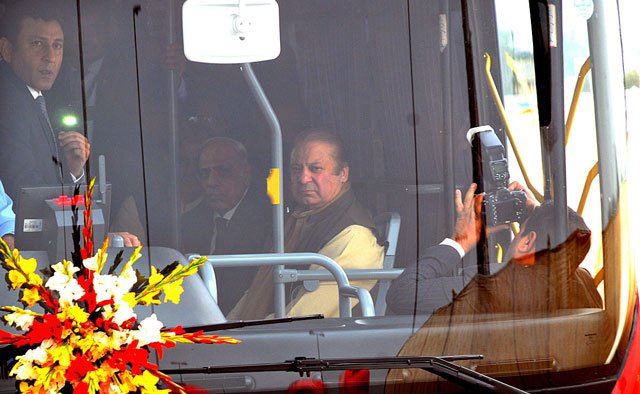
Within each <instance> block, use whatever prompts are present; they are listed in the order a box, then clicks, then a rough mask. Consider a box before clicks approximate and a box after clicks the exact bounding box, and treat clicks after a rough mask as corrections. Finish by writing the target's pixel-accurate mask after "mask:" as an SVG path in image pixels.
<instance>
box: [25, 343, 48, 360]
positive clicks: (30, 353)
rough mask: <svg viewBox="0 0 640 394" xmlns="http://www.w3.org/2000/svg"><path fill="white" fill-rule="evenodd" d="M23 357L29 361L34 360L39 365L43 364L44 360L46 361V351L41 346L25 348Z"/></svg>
mask: <svg viewBox="0 0 640 394" xmlns="http://www.w3.org/2000/svg"><path fill="white" fill-rule="evenodd" d="M23 358H24V359H25V360H29V361H30V362H36V363H38V364H40V365H43V364H44V363H45V362H47V351H46V350H44V349H43V348H42V347H41V346H38V347H37V348H34V349H29V350H27V352H26V353H25V354H24V356H23Z"/></svg>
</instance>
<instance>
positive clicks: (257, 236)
mask: <svg viewBox="0 0 640 394" xmlns="http://www.w3.org/2000/svg"><path fill="white" fill-rule="evenodd" d="M271 228H272V218H271V209H270V205H269V202H268V200H267V198H266V196H264V195H262V196H261V195H259V194H257V193H255V192H254V191H253V190H251V189H249V190H248V191H247V194H246V195H245V198H244V199H243V200H242V202H241V203H240V205H238V208H237V209H236V211H235V213H234V214H233V217H232V218H231V220H230V221H229V223H227V228H226V231H225V232H224V233H221V234H218V235H217V237H216V250H215V254H245V253H264V252H267V251H269V250H271V244H272V242H271V235H272V230H271ZM213 229H214V212H213V210H212V209H211V208H209V206H208V205H207V203H206V201H203V202H201V203H200V204H198V205H197V206H196V207H194V208H193V209H192V210H190V211H188V212H186V213H185V214H183V215H182V251H183V252H184V253H198V254H202V255H207V254H209V251H210V247H211V237H212V236H213ZM256 270H257V268H256V267H246V268H217V269H216V282H217V285H218V305H219V306H220V309H221V310H222V312H223V313H225V314H227V313H228V312H229V311H230V310H231V309H232V308H233V307H234V306H235V304H236V303H237V302H238V300H239V299H240V297H242V295H243V294H244V292H245V291H246V290H247V289H248V288H249V285H250V284H251V281H252V280H253V276H254V275H255V272H256Z"/></svg>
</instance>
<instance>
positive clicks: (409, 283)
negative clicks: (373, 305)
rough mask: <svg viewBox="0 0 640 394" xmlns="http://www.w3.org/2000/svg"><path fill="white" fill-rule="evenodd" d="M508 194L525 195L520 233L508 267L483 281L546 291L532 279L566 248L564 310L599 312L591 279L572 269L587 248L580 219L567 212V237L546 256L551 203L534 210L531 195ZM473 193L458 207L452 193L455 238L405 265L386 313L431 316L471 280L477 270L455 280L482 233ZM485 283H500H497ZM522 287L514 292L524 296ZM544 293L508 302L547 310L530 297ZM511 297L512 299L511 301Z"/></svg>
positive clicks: (486, 288) (599, 303)
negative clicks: (516, 283)
mask: <svg viewBox="0 0 640 394" xmlns="http://www.w3.org/2000/svg"><path fill="white" fill-rule="evenodd" d="M508 189H509V190H510V191H517V190H521V191H523V192H524V193H525V195H526V196H527V202H526V206H527V211H528V212H529V215H528V217H527V219H526V220H525V221H524V223H523V224H522V226H521V231H520V232H519V233H518V234H517V235H516V236H515V237H514V238H513V240H512V241H511V244H510V245H509V248H508V250H507V252H506V255H505V260H506V261H508V263H507V264H502V266H503V267H502V270H501V271H500V272H498V273H497V274H494V275H492V276H490V277H485V278H497V279H499V278H505V277H511V276H513V275H515V274H517V275H516V276H518V277H519V278H521V279H522V281H523V283H524V282H535V283H538V282H539V283H540V286H542V287H545V286H546V287H549V283H546V282H545V283H543V281H540V280H538V279H540V278H538V277H537V276H538V274H540V275H539V276H540V277H541V278H542V277H543V275H542V274H544V273H545V272H548V265H549V264H548V263H549V262H550V263H551V264H563V262H558V261H550V259H549V256H550V255H553V253H551V252H553V251H556V250H557V249H560V248H566V249H568V250H571V251H572V253H569V254H568V256H569V258H568V260H567V261H564V263H566V264H570V265H571V267H572V268H573V269H574V275H573V276H572V277H571V278H570V280H571V281H572V282H573V283H571V284H568V283H567V284H565V285H567V286H569V285H571V286H570V288H572V289H574V292H572V294H570V298H571V299H570V300H568V303H567V305H569V306H571V307H602V300H601V299H600V296H599V295H598V293H597V291H596V288H595V286H594V284H593V280H592V279H591V275H590V274H589V272H588V271H587V270H585V269H584V268H580V267H578V265H579V264H580V262H581V261H582V259H583V258H584V256H585V255H586V254H587V252H588V250H589V246H590V231H589V229H588V228H587V226H586V224H585V223H584V221H583V220H582V218H581V217H580V216H579V215H578V214H577V213H575V212H574V211H573V210H571V209H568V217H569V234H571V235H570V236H569V237H568V238H567V240H566V241H565V242H564V243H563V244H561V245H559V246H557V247H555V248H554V249H553V251H550V250H548V247H547V242H548V239H549V237H550V236H551V234H550V233H551V232H552V231H554V226H553V221H554V209H553V202H551V201H550V202H545V203H544V204H542V205H538V203H537V201H535V199H533V196H532V194H531V192H530V191H528V190H526V189H525V188H523V187H522V186H521V185H520V184H519V183H518V182H513V183H511V184H510V185H509V187H508ZM475 190H476V185H475V184H472V185H471V186H470V187H469V190H468V191H467V193H466V195H465V198H464V202H463V201H462V195H461V192H460V191H459V190H457V191H456V197H455V205H456V213H457V221H456V226H455V231H454V232H455V234H454V235H453V236H452V238H451V239H445V240H444V241H443V242H442V243H440V244H439V245H436V246H432V247H430V248H429V249H427V251H426V253H425V254H424V255H423V256H422V257H421V258H420V259H419V260H418V262H417V263H416V264H411V265H409V266H408V267H407V268H406V269H405V270H404V272H403V273H402V274H401V275H400V276H399V277H398V278H397V279H395V280H394V281H393V282H392V284H391V287H390V288H389V291H388V293H387V298H386V300H387V306H388V308H389V309H390V310H391V311H393V312H394V313H396V314H412V313H432V312H434V311H435V310H436V309H438V308H440V307H442V306H444V305H446V304H448V303H449V302H451V301H452V300H453V299H454V297H455V295H454V293H455V294H459V293H460V292H461V291H462V289H463V288H464V287H465V286H466V285H467V284H468V283H470V282H472V279H473V278H474V277H476V274H477V271H474V270H473V269H466V270H462V272H461V273H462V274H461V275H459V274H457V273H458V270H460V269H461V264H460V263H461V260H462V258H463V257H464V256H465V254H466V253H467V252H469V250H471V249H472V248H473V247H474V246H475V245H476V243H477V242H478V239H479V235H480V231H481V228H482V223H481V218H482V216H481V210H482V202H483V197H484V195H483V194H479V195H474V193H475ZM503 226H504V225H503ZM495 230H496V227H493V228H488V231H489V232H492V231H495ZM574 241H575V242H574ZM489 282H490V283H491V284H496V283H497V284H501V283H502V282H503V281H501V280H495V281H489ZM489 282H487V283H489ZM507 283H512V284H513V281H512V280H508V281H507ZM532 286H533V285H532ZM481 287H482V289H481V290H482V291H483V292H486V293H487V294H489V295H495V294H502V293H503V291H502V290H501V289H499V288H495V286H493V285H491V286H481ZM498 287H500V286H498ZM525 287H526V286H522V287H520V288H521V289H522V290H523V291H524V288H525ZM533 287H535V286H533ZM550 290H551V289H549V288H547V289H546V290H545V291H539V292H537V291H535V292H533V293H528V292H526V291H525V293H527V294H524V295H525V298H523V300H521V301H522V302H521V303H520V302H516V301H517V300H514V299H512V300H511V301H513V302H516V303H518V304H522V305H525V306H524V307H523V308H524V309H531V308H532V309H536V308H534V307H533V306H534V305H538V304H539V303H541V304H544V305H548V306H549V305H550V304H549V302H548V301H549V300H546V298H545V299H538V298H537V297H536V296H537V295H540V296H541V297H542V296H544V295H546V294H549V291H550ZM514 297H516V298H517V296H514ZM503 298H504V297H503ZM511 298H513V297H511ZM543 298H544V297H543ZM538 301H540V302H538ZM529 306H531V308H529Z"/></svg>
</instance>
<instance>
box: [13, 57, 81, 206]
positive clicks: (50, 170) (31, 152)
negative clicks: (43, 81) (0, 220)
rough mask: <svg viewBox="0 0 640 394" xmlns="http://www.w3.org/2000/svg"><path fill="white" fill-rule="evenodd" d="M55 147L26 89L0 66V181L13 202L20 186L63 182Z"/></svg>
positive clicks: (43, 120) (47, 127) (17, 79)
mask: <svg viewBox="0 0 640 394" xmlns="http://www.w3.org/2000/svg"><path fill="white" fill-rule="evenodd" d="M56 146H57V137H56V136H55V135H54V134H52V130H51V129H50V128H49V125H48V123H47V120H46V118H45V117H44V115H43V114H42V112H41V111H40V107H39V106H38V104H37V103H36V101H35V100H34V99H33V96H32V95H31V93H30V92H29V89H28V88H27V85H26V84H25V83H24V82H22V81H21V80H20V79H19V78H18V77H17V76H16V75H15V74H14V72H13V70H12V69H11V68H10V67H9V65H8V64H6V63H0V178H1V179H2V181H3V182H4V185H5V189H6V191H7V193H8V194H9V195H10V196H11V197H12V198H14V200H17V199H18V192H19V191H20V188H21V187H22V186H34V185H35V186H39V185H56V184H60V183H61V182H62V181H63V178H62V173H64V172H66V171H65V169H62V172H61V169H60V167H59V166H58V165H57V164H56V163H55V161H54V157H55V156H56ZM67 180H69V179H67Z"/></svg>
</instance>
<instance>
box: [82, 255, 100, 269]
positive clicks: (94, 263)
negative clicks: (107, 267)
mask: <svg viewBox="0 0 640 394" xmlns="http://www.w3.org/2000/svg"><path fill="white" fill-rule="evenodd" d="M82 265H84V266H85V268H87V269H90V270H91V271H97V270H98V259H97V258H96V256H91V257H87V258H86V259H84V260H82Z"/></svg>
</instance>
